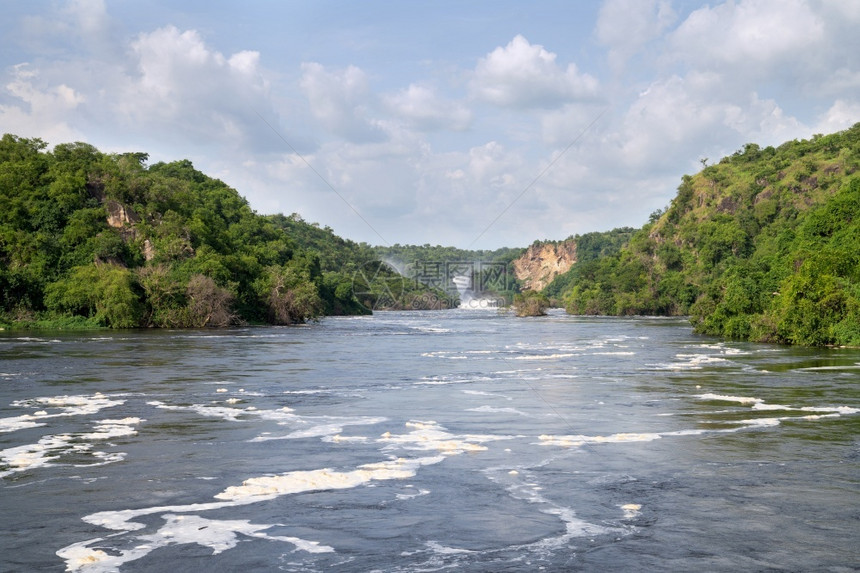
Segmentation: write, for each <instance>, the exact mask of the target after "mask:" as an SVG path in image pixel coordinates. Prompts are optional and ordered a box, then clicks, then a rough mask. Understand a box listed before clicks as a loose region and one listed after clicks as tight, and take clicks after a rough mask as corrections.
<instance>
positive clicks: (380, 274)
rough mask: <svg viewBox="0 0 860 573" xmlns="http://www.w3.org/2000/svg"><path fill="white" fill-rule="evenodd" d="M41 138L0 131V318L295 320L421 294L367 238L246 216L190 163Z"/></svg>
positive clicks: (120, 324)
mask: <svg viewBox="0 0 860 573" xmlns="http://www.w3.org/2000/svg"><path fill="white" fill-rule="evenodd" d="M46 148H47V144H46V143H45V142H43V141H42V140H39V139H25V138H20V137H16V136H14V135H8V134H7V135H4V136H3V138H2V139H0V326H2V325H6V326H9V325H18V326H28V327H34V326H36V327H38V326H45V327H54V328H56V327H91V326H107V327H113V328H130V327H171V328H174V327H203V326H227V325H231V324H243V323H267V324H294V323H299V322H304V321H307V320H309V319H313V318H316V317H318V316H321V315H323V314H360V313H368V312H370V309H371V308H380V307H386V308H387V307H405V306H408V305H410V304H412V303H413V301H415V300H419V301H420V300H421V296H422V295H424V294H425V293H426V292H427V289H426V288H423V287H420V285H418V286H416V285H412V284H410V283H408V282H407V281H403V280H400V277H398V276H397V275H396V274H395V273H392V272H391V271H390V270H388V269H387V267H384V265H380V263H379V262H378V261H377V260H376V259H375V256H374V254H373V251H372V249H371V248H370V247H368V246H367V245H358V244H356V243H353V242H352V241H346V240H343V239H341V238H340V237H337V236H336V235H334V233H333V232H332V231H331V230H330V229H327V228H326V229H320V228H319V227H317V226H315V225H311V224H308V223H305V222H304V221H302V220H301V218H299V217H298V216H295V215H293V216H291V217H284V216H282V215H276V216H261V215H258V214H256V213H255V212H254V211H253V210H252V209H251V208H250V207H249V205H248V202H247V201H246V200H245V199H244V198H242V197H241V196H240V195H239V194H238V193H237V192H236V191H235V190H234V189H231V188H230V187H228V186H227V185H226V184H225V183H223V182H221V181H219V180H217V179H213V178H210V177H208V176H206V175H205V174H203V173H201V172H200V171H197V170H196V169H194V167H193V165H192V164H191V163H190V162H189V161H184V160H183V161H175V162H172V163H155V164H153V165H149V166H147V164H146V163H147V160H148V156H147V154H145V153H124V154H104V153H101V152H100V151H98V150H97V149H96V148H94V147H93V146H91V145H89V144H86V143H69V144H60V145H57V146H56V147H54V149H53V150H52V151H46ZM374 264H375V265H376V266H375V267H374ZM362 265H366V266H367V267H366V268H365V270H366V271H367V272H364V270H362V268H363V267H362ZM368 269H373V270H372V272H371V271H370V270H368ZM366 277H369V279H367V280H365V278H366ZM391 284H396V285H397V288H396V289H392V288H390V285H391ZM356 287H358V288H356Z"/></svg>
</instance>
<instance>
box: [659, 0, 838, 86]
mask: <svg viewBox="0 0 860 573" xmlns="http://www.w3.org/2000/svg"><path fill="white" fill-rule="evenodd" d="M825 38H826V32H825V26H824V22H823V21H822V18H821V17H820V15H819V14H818V13H817V12H816V11H815V10H813V9H812V8H811V7H810V5H809V3H808V2H805V1H803V0H741V1H738V2H725V3H722V4H718V5H716V6H714V7H713V8H712V7H710V6H704V7H702V8H699V9H698V10H695V11H694V12H693V13H691V14H690V15H689V17H688V18H687V19H686V20H685V21H684V22H683V23H682V24H681V25H680V26H679V27H678V29H677V30H676V31H675V32H674V34H673V35H672V38H671V44H672V46H673V48H674V53H675V55H676V56H677V57H679V58H681V59H683V60H684V61H686V62H687V63H688V64H689V65H692V66H695V67H697V68H705V69H707V68H712V67H716V68H725V67H731V68H732V70H733V73H741V72H747V73H756V74H762V73H766V74H780V73H784V72H792V71H801V70H803V68H804V66H803V65H802V64H803V63H804V62H806V61H807V59H808V58H807V56H808V55H809V54H810V53H814V52H815V50H816V49H820V48H821V45H822V42H823V41H824V39H825ZM759 79H762V78H759Z"/></svg>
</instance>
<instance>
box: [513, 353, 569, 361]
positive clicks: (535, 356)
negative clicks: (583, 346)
mask: <svg viewBox="0 0 860 573" xmlns="http://www.w3.org/2000/svg"><path fill="white" fill-rule="evenodd" d="M573 356H577V354H573V353H559V354H526V355H522V356H514V357H513V359H514V360H557V359H559V358H571V357H573Z"/></svg>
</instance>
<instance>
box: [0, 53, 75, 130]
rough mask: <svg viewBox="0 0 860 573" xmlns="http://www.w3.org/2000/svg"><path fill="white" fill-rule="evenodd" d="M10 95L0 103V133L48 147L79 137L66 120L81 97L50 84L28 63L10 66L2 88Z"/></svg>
mask: <svg viewBox="0 0 860 573" xmlns="http://www.w3.org/2000/svg"><path fill="white" fill-rule="evenodd" d="M5 88H6V91H7V93H8V94H10V95H11V96H12V102H13V103H11V104H9V105H2V104H0V131H2V132H4V133H14V134H16V135H20V136H22V137H41V138H42V139H44V140H46V141H47V142H48V143H50V144H56V143H60V142H63V141H70V140H72V139H75V138H77V137H79V134H78V132H77V131H76V130H75V129H74V128H73V127H72V126H70V125H69V123H68V122H67V121H66V119H67V118H68V117H69V115H70V114H72V113H73V112H74V111H75V109H76V108H77V107H78V106H80V105H81V104H83V103H84V101H85V97H84V96H83V95H82V94H81V93H79V92H77V91H75V90H74V89H73V88H71V87H69V86H68V85H66V84H65V83H60V84H51V83H50V82H47V81H45V80H43V79H42V78H40V75H39V72H38V71H37V70H33V69H31V67H30V66H29V65H28V64H19V65H16V66H14V67H13V69H12V73H11V80H10V81H9V83H7V84H6V86H5Z"/></svg>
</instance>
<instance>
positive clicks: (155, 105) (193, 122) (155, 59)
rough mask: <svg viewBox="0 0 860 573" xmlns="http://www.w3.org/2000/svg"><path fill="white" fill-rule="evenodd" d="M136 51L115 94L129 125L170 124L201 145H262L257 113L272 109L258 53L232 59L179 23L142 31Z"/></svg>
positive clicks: (163, 126) (134, 44)
mask: <svg viewBox="0 0 860 573" xmlns="http://www.w3.org/2000/svg"><path fill="white" fill-rule="evenodd" d="M131 52H132V58H133V61H134V65H135V67H136V70H135V72H133V73H132V74H129V75H128V76H126V77H125V78H122V82H123V83H122V86H121V92H122V93H121V97H118V98H117V97H116V94H113V95H112V97H111V100H112V101H114V102H115V107H116V110H117V112H118V115H119V117H120V118H121V119H122V120H123V123H124V124H125V125H126V126H128V127H130V128H132V129H135V130H140V129H150V127H149V126H151V127H155V128H157V129H166V128H167V127H168V126H170V129H169V131H170V132H173V133H176V132H180V133H182V134H183V136H184V137H187V138H189V139H191V140H192V141H195V142H197V143H205V142H210V141H219V142H223V143H227V144H228V145H230V147H240V146H248V145H255V144H258V143H259V136H260V135H261V134H262V130H261V129H260V128H261V125H262V122H261V121H260V119H259V117H257V114H261V115H264V114H265V115H269V116H270V117H271V115H272V113H273V112H272V105H271V103H270V99H269V93H268V92H269V85H268V81H267V80H266V78H265V75H264V72H263V70H262V68H261V66H260V55H259V53H257V52H254V51H242V52H237V53H235V54H233V55H231V56H229V57H228V56H225V55H224V54H222V53H221V52H218V51H217V50H213V49H212V48H210V47H209V46H207V45H206V43H205V42H204V41H203V39H202V38H201V37H200V35H199V34H198V33H197V32H196V31H194V30H186V31H180V30H179V29H177V28H176V27H174V26H166V27H164V28H160V29H158V30H155V31H154V32H151V33H144V34H140V35H139V36H138V37H137V39H135V40H134V41H133V42H132V43H131Z"/></svg>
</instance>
